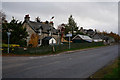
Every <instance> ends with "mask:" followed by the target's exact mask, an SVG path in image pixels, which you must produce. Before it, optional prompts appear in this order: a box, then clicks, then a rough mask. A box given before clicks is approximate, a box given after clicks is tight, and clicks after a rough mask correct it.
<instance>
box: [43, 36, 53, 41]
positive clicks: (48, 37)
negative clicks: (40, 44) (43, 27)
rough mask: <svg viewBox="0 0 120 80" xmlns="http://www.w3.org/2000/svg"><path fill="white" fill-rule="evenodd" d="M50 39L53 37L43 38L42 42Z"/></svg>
mask: <svg viewBox="0 0 120 80" xmlns="http://www.w3.org/2000/svg"><path fill="white" fill-rule="evenodd" d="M51 38H53V37H51V36H47V37H45V38H43V40H50V39H51Z"/></svg>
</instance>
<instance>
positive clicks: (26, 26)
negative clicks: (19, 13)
mask: <svg viewBox="0 0 120 80" xmlns="http://www.w3.org/2000/svg"><path fill="white" fill-rule="evenodd" d="M23 27H24V28H26V31H27V32H28V35H29V36H28V37H27V46H28V45H29V40H30V37H31V35H32V34H36V33H35V32H34V31H33V29H32V28H31V27H30V26H29V25H28V24H27V23H24V24H23Z"/></svg>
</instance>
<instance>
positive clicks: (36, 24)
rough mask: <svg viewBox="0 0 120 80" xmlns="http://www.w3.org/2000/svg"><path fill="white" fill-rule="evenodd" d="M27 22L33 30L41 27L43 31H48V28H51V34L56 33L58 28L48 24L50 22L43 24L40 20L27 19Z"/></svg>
mask: <svg viewBox="0 0 120 80" xmlns="http://www.w3.org/2000/svg"><path fill="white" fill-rule="evenodd" d="M27 23H28V25H29V26H30V27H31V28H32V29H33V30H34V31H35V32H37V31H38V29H39V28H41V29H42V32H43V33H49V32H48V31H49V30H51V31H52V32H53V34H57V33H58V30H56V29H55V28H54V27H52V26H50V24H44V23H42V22H34V21H28V22H27Z"/></svg>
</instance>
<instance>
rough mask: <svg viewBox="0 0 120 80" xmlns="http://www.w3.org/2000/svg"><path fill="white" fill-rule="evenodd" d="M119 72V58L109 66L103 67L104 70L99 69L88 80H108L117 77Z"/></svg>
mask: <svg viewBox="0 0 120 80" xmlns="http://www.w3.org/2000/svg"><path fill="white" fill-rule="evenodd" d="M119 70H120V58H119V59H116V60H114V61H113V62H111V64H109V65H107V66H105V67H104V68H102V69H100V70H99V71H97V72H96V73H94V74H93V75H92V76H90V78H92V79H95V78H99V79H100V80H109V79H113V78H115V79H116V78H117V79H116V80H118V78H120V77H119Z"/></svg>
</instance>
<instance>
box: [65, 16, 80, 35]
mask: <svg viewBox="0 0 120 80" xmlns="http://www.w3.org/2000/svg"><path fill="white" fill-rule="evenodd" d="M77 30H78V27H77V23H76V22H75V20H74V19H73V17H72V15H70V17H69V18H68V25H66V26H65V34H67V33H68V32H69V31H70V32H72V34H73V33H74V31H77Z"/></svg>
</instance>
